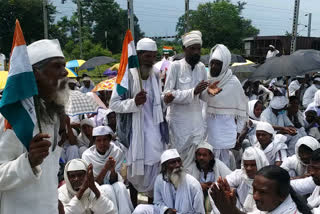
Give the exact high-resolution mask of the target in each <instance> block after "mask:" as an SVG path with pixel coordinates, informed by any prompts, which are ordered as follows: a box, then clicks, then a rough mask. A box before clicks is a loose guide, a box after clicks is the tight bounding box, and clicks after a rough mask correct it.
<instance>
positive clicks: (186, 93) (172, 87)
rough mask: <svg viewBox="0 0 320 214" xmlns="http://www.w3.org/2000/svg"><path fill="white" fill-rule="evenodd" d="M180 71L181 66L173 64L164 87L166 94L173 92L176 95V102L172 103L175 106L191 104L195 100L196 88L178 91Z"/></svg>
mask: <svg viewBox="0 0 320 214" xmlns="http://www.w3.org/2000/svg"><path fill="white" fill-rule="evenodd" d="M178 69H181V68H180V64H179V63H177V64H172V66H171V68H170V70H169V71H168V76H167V79H166V83H165V86H164V93H167V92H171V93H172V94H173V95H174V100H173V101H172V103H175V104H190V103H192V101H193V99H194V97H195V96H194V88H190V89H185V90H180V89H178V85H177V83H178V78H179V77H178V74H179V72H178Z"/></svg>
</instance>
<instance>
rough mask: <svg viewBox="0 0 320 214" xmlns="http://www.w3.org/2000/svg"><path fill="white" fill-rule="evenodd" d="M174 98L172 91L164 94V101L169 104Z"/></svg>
mask: <svg viewBox="0 0 320 214" xmlns="http://www.w3.org/2000/svg"><path fill="white" fill-rule="evenodd" d="M173 100H174V96H173V94H172V93H171V92H168V93H166V94H165V95H164V98H163V101H164V102H165V103H166V104H167V105H168V104H169V103H171V102H172V101H173Z"/></svg>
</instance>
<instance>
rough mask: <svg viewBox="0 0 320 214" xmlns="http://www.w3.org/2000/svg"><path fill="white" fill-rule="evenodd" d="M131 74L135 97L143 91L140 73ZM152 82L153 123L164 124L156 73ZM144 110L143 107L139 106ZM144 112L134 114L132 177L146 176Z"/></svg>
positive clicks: (150, 76)
mask: <svg viewBox="0 0 320 214" xmlns="http://www.w3.org/2000/svg"><path fill="white" fill-rule="evenodd" d="M130 72H131V74H132V77H133V93H132V94H133V95H134V96H135V95H136V94H137V93H139V92H140V91H141V87H140V80H139V73H138V70H137V69H136V68H133V69H130ZM149 78H151V81H152V86H153V89H152V92H153V96H154V103H153V121H154V123H155V124H160V123H161V122H163V113H162V108H161V99H160V91H161V90H160V83H159V81H157V79H156V76H155V73H154V71H152V72H151V73H150V75H149ZM139 107H140V108H141V109H142V105H141V106H139ZM143 118H144V115H143V111H138V112H135V113H133V114H132V139H131V141H132V142H135V143H131V144H130V146H131V149H132V175H131V176H136V175H137V176H139V175H144V148H145V145H144V132H143Z"/></svg>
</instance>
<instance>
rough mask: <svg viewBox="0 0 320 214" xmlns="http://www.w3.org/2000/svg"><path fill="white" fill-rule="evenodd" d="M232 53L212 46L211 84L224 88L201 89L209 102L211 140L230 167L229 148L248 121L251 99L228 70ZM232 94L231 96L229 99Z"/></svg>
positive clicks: (210, 142) (209, 136)
mask: <svg viewBox="0 0 320 214" xmlns="http://www.w3.org/2000/svg"><path fill="white" fill-rule="evenodd" d="M230 63H231V53H230V51H229V50H228V48H227V47H226V46H224V45H221V44H218V45H216V46H215V47H213V48H212V49H211V53H210V59H209V65H210V77H209V82H210V86H209V88H211V85H214V84H215V83H217V85H216V86H217V87H218V88H221V89H222V91H221V92H220V93H218V94H216V95H212V94H209V93H208V92H207V91H204V92H202V94H201V99H203V100H204V101H206V102H207V126H208V143H209V144H211V145H212V147H213V149H214V155H215V157H216V158H217V159H219V160H221V161H222V162H223V163H225V164H226V165H227V166H228V167H229V168H230V167H231V157H230V149H233V148H234V147H235V145H236V140H237V135H238V134H240V133H241V131H242V130H243V127H244V125H245V122H246V121H247V119H248V117H247V106H248V99H247V97H246V95H245V93H244V91H243V89H242V86H241V83H240V81H239V80H238V78H237V77H236V76H235V75H233V74H232V71H231V70H230V69H229V65H230ZM231 97H232V99H230V98H231Z"/></svg>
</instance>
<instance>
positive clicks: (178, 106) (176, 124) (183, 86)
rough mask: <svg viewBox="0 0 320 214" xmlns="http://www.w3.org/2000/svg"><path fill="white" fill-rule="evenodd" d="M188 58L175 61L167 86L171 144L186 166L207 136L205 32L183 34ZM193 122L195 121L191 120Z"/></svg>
mask: <svg viewBox="0 0 320 214" xmlns="http://www.w3.org/2000/svg"><path fill="white" fill-rule="evenodd" d="M182 43H183V50H184V54H185V58H183V59H181V60H179V61H175V62H173V63H172V65H171V68H170V69H169V71H168V76H167V80H166V83H165V87H164V94H165V95H164V102H165V103H166V104H167V105H168V106H169V108H168V115H167V119H168V124H169V133H170V143H171V144H172V147H173V148H175V149H177V150H178V152H179V153H180V154H181V158H182V161H183V163H184V166H185V167H189V166H190V164H191V163H192V162H193V159H192V157H193V156H194V152H195V149H196V148H197V145H198V144H199V143H200V142H202V140H203V139H204V137H205V136H204V135H205V124H204V120H203V118H202V107H203V103H201V101H200V99H199V95H200V93H201V92H202V91H204V90H205V89H206V88H207V86H208V83H207V82H206V80H207V72H206V69H205V66H204V64H203V63H202V62H200V54H201V46H202V34H201V32H200V31H191V32H189V33H187V34H185V35H184V36H183V37H182ZM190 121H192V122H190Z"/></svg>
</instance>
